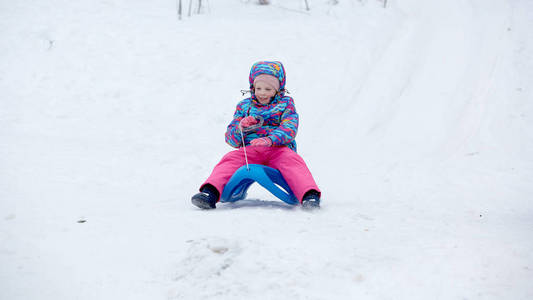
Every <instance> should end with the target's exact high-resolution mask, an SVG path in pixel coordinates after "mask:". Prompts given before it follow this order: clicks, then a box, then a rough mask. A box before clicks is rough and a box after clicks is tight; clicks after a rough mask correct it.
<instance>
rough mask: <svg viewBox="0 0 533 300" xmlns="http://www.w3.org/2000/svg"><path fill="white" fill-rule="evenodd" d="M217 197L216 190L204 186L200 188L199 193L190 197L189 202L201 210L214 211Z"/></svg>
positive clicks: (210, 186)
mask: <svg viewBox="0 0 533 300" xmlns="http://www.w3.org/2000/svg"><path fill="white" fill-rule="evenodd" d="M218 196H219V193H218V191H217V189H216V188H215V187H214V186H212V185H210V184H206V185H205V186H204V187H202V189H201V190H200V193H198V194H196V195H194V196H192V198H191V202H192V204H194V205H196V206H197V207H199V208H201V209H214V208H216V203H217V199H218Z"/></svg>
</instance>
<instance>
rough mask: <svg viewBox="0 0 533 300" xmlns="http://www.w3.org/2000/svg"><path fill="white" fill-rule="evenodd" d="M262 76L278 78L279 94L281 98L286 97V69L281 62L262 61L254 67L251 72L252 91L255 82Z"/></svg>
mask: <svg viewBox="0 0 533 300" xmlns="http://www.w3.org/2000/svg"><path fill="white" fill-rule="evenodd" d="M261 74H268V75H272V76H274V77H276V78H277V79H278V80H279V93H280V95H281V96H283V95H285V81H286V75H285V68H284V67H283V64H282V63H281V62H279V61H260V62H256V63H255V64H253V65H252V69H251V70H250V76H249V78H248V79H249V81H250V89H251V88H253V85H254V80H255V78H256V77H257V76H259V75H261Z"/></svg>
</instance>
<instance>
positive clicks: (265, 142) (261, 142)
mask: <svg viewBox="0 0 533 300" xmlns="http://www.w3.org/2000/svg"><path fill="white" fill-rule="evenodd" d="M250 145H252V146H264V147H270V146H272V140H271V139H270V138H267V137H262V138H258V139H253V140H252V141H251V142H250Z"/></svg>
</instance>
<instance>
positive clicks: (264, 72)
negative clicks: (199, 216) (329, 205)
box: [191, 61, 321, 209]
mask: <svg viewBox="0 0 533 300" xmlns="http://www.w3.org/2000/svg"><path fill="white" fill-rule="evenodd" d="M249 81H250V90H251V97H250V98H247V99H244V100H242V101H241V102H239V104H237V109H236V110H235V114H234V115H233V121H231V123H230V124H229V125H228V129H227V131H226V143H228V144H229V145H230V146H232V147H234V148H239V147H240V146H242V144H243V141H242V137H241V128H242V131H243V135H244V146H245V147H246V152H247V155H248V162H249V163H250V164H262V165H266V166H269V167H272V168H275V169H278V170H279V171H280V172H281V174H282V175H283V177H284V178H285V180H286V181H287V183H288V184H289V187H290V188H291V190H292V191H293V193H294V195H295V196H296V197H297V198H298V200H300V203H301V204H302V207H303V208H305V209H313V208H319V207H320V194H321V193H320V189H319V188H318V186H317V185H316V183H315V181H314V179H313V176H312V175H311V172H309V169H308V168H307V166H306V165H305V162H304V161H303V159H302V158H301V157H300V156H299V155H298V154H297V153H296V142H295V140H294V138H295V137H296V132H297V130H298V114H297V113H296V108H295V107H294V100H293V99H292V98H291V97H289V96H286V95H285V81H286V77H285V69H284V68H283V65H282V64H281V62H277V61H273V62H270V61H261V62H257V63H255V64H254V65H253V66H252V69H251V70H250V76H249ZM260 121H262V123H261V122H260ZM243 165H245V158H244V150H243V149H242V148H240V149H239V150H234V151H231V152H229V153H227V154H226V155H225V156H224V157H223V158H222V160H221V161H220V162H219V163H218V164H217V165H216V166H215V168H214V169H213V172H212V173H211V175H210V176H209V178H207V180H206V181H205V182H204V184H202V186H201V187H200V193H198V194H196V195H194V196H193V197H192V199H191V200H192V203H193V204H194V205H196V206H198V207H199V208H202V209H212V208H216V203H217V202H218V201H219V198H220V194H221V193H222V191H223V190H224V186H225V185H226V183H227V182H228V181H229V179H230V177H231V176H232V175H233V173H235V171H237V169H238V168H240V167H241V166H243Z"/></svg>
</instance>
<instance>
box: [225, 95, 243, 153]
mask: <svg viewBox="0 0 533 300" xmlns="http://www.w3.org/2000/svg"><path fill="white" fill-rule="evenodd" d="M242 106H243V102H240V103H239V104H238V105H237V108H236V109H235V113H234V114H233V120H232V121H231V123H229V125H228V129H227V130H226V143H228V145H230V146H231V147H234V148H239V147H240V146H241V144H242V140H241V133H240V131H239V122H240V121H241V120H242V118H244V116H245V113H244V109H243V107H242Z"/></svg>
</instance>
